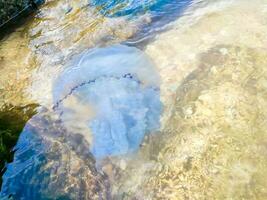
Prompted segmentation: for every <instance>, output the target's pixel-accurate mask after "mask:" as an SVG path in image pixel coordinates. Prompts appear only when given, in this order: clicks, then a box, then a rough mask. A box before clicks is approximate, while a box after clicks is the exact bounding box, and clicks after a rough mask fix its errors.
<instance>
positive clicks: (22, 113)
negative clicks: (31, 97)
mask: <svg viewBox="0 0 267 200" xmlns="http://www.w3.org/2000/svg"><path fill="white" fill-rule="evenodd" d="M36 107H37V105H35V104H30V105H26V106H12V105H5V106H2V108H1V110H0V176H1V177H0V188H1V185H2V175H3V173H4V172H5V164H6V163H9V162H11V161H12V160H13V155H14V151H13V148H14V146H15V145H16V143H17V140H18V138H19V135H20V133H21V131H22V130H23V127H24V126H25V124H26V123H27V121H28V120H29V119H30V118H31V117H32V116H33V115H34V114H35V108H36Z"/></svg>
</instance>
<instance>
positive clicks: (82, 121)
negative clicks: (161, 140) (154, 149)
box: [53, 45, 161, 158]
mask: <svg viewBox="0 0 267 200" xmlns="http://www.w3.org/2000/svg"><path fill="white" fill-rule="evenodd" d="M53 96H54V103H55V105H56V110H57V111H59V112H60V113H61V119H62V121H63V123H64V124H65V126H66V127H70V128H72V130H71V132H77V133H79V132H80V133H82V134H83V135H85V137H87V138H89V141H90V144H91V145H90V149H91V152H92V153H93V155H94V156H95V157H96V158H103V157H106V156H112V155H122V154H126V153H129V152H133V151H136V150H137V149H138V147H139V145H140V144H141V143H142V141H143V138H144V136H145V134H146V133H150V132H153V131H155V130H156V129H157V128H159V117H160V113H161V103H160V98H159V76H158V74H157V72H156V70H155V68H154V66H153V63H152V62H151V60H150V59H149V58H148V57H147V56H146V55H145V54H144V53H143V52H142V51H140V50H138V49H137V48H133V47H127V46H123V45H115V46H111V47H107V48H97V49H93V50H89V51H86V52H84V53H82V54H81V55H79V56H78V57H76V58H74V59H73V61H72V63H71V64H70V65H69V66H67V67H66V69H65V70H64V72H63V73H62V74H61V76H60V77H59V78H58V79H57V81H56V82H55V85H54V90H53ZM77 104H78V105H80V107H79V106H75V105H77ZM84 111H86V112H84ZM73 127H74V129H73ZM85 129H86V130H85ZM89 135H91V137H90V136H89ZM90 138H91V139H90Z"/></svg>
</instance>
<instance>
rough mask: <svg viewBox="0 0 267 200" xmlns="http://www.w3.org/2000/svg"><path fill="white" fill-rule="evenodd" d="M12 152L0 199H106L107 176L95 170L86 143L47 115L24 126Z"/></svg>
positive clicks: (107, 197)
mask: <svg viewBox="0 0 267 200" xmlns="http://www.w3.org/2000/svg"><path fill="white" fill-rule="evenodd" d="M15 149H16V152H15V156H14V161H13V162H12V163H10V164H8V165H7V171H6V172H5V174H4V176H3V186H2V190H1V193H0V197H1V199H4V198H8V197H12V198H13V199H97V200H99V199H109V183H108V179H107V176H106V175H105V174H104V173H102V172H99V171H97V169H96V168H95V161H94V159H93V157H92V155H91V154H90V152H89V149H88V144H87V142H86V141H85V140H84V139H83V137H82V136H81V135H79V134H75V133H69V132H67V131H66V130H65V129H64V127H62V125H61V123H60V121H58V120H56V119H53V117H51V113H50V112H45V111H43V112H42V113H39V114H37V115H36V116H34V117H33V118H32V119H31V120H30V121H29V122H28V123H27V125H26V126H25V128H24V130H23V132H22V133H21V135H20V138H19V141H18V143H17V145H16V147H15Z"/></svg>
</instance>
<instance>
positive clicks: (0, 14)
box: [0, 0, 44, 28]
mask: <svg viewBox="0 0 267 200" xmlns="http://www.w3.org/2000/svg"><path fill="white" fill-rule="evenodd" d="M43 2H44V0H0V28H1V27H2V26H4V25H5V24H7V23H9V22H11V21H12V20H14V19H17V18H18V17H19V16H22V15H23V14H26V13H30V12H32V11H34V10H35V9H36V8H37V6H39V5H40V4H42V3H43Z"/></svg>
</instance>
